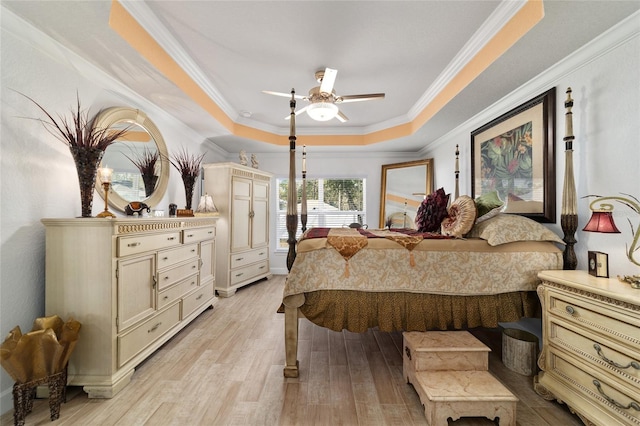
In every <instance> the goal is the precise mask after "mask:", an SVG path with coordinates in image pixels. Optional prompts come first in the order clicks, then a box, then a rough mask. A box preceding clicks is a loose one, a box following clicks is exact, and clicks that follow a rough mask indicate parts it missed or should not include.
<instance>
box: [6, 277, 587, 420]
mask: <svg viewBox="0 0 640 426" xmlns="http://www.w3.org/2000/svg"><path fill="white" fill-rule="evenodd" d="M283 286H284V277H283V276H275V277H273V278H272V279H270V280H265V281H260V282H258V283H256V284H253V285H251V286H247V287H245V288H242V289H240V290H238V292H237V293H236V295H235V296H233V297H230V298H222V299H220V301H219V302H218V304H217V305H216V307H215V309H213V310H208V311H206V312H204V313H203V314H202V315H200V316H199V317H198V318H197V319H196V320H195V321H194V322H193V323H192V324H190V325H189V326H188V327H186V328H185V329H184V330H183V331H181V332H180V333H179V334H178V335H176V336H175V337H174V338H173V339H172V340H170V341H169V342H167V344H165V345H164V346H163V347H162V348H160V349H159V350H158V351H157V352H156V353H155V354H154V355H153V356H151V357H150V358H149V359H148V360H147V361H145V362H144V363H143V364H142V365H140V366H139V367H138V368H137V369H136V372H135V374H134V375H133V379H132V382H131V383H130V384H129V385H128V386H127V387H125V388H124V390H122V391H121V392H120V393H119V394H117V395H116V396H115V397H114V398H112V399H88V398H87V396H86V394H85V393H84V392H83V391H82V389H81V388H79V387H69V390H68V401H67V403H66V404H62V407H61V409H60V419H58V420H57V421H55V422H51V421H50V420H49V407H48V401H47V400H42V399H39V400H36V401H35V402H34V409H33V412H32V413H31V414H29V415H28V416H27V418H26V425H127V426H130V425H154V426H155V425H376V426H377V425H427V422H426V419H425V416H424V410H423V407H422V405H421V404H420V400H419V399H418V396H417V394H416V392H415V390H414V389H413V387H412V386H411V385H409V384H407V383H406V381H405V380H404V378H403V377H402V352H401V348H402V334H401V333H399V332H398V333H383V332H380V331H377V330H369V331H368V332H367V333H361V334H357V333H350V332H347V331H343V332H333V331H329V330H326V329H323V328H320V327H317V326H315V325H313V324H311V323H310V322H309V321H307V320H304V319H303V320H300V344H299V349H298V360H299V361H300V377H299V378H296V379H285V378H284V377H283V373H282V369H283V366H284V318H283V317H284V315H282V314H278V313H276V310H277V308H278V306H279V305H280V302H281V299H282V289H283ZM472 332H473V334H474V335H476V336H477V337H478V338H480V339H481V340H482V341H483V342H485V344H487V345H488V346H489V347H491V348H492V352H491V354H490V359H489V366H490V371H491V372H492V373H493V374H494V375H495V376H496V377H498V378H499V379H500V380H501V381H502V383H504V384H505V386H507V387H508V388H509V389H510V390H511V391H512V392H513V393H514V394H515V395H516V396H517V397H518V398H519V399H520V402H518V408H517V424H518V425H519V426H546V425H553V426H556V425H581V424H582V423H581V422H580V420H579V419H578V417H576V416H574V415H572V414H571V413H570V412H569V410H568V409H567V407H566V406H564V405H561V404H558V403H557V402H551V401H546V400H544V399H542V398H541V397H540V396H538V395H537V394H536V393H535V392H534V390H533V387H532V379H531V378H530V377H525V376H521V375H519V374H517V373H514V372H511V371H510V370H508V369H507V368H506V367H505V366H504V365H503V364H502V362H501V354H500V345H501V343H500V342H501V336H500V332H499V331H498V330H489V329H478V330H473V331H472ZM80 338H82V333H81V334H80ZM0 420H1V424H2V425H11V424H13V411H10V412H8V413H6V414H4V415H3V416H2V417H1V418H0ZM449 424H450V425H456V426H458V425H460V426H462V425H464V426H466V425H486V424H493V423H492V422H490V421H488V420H487V419H475V418H463V419H460V420H458V421H456V422H452V421H451V420H449ZM438 426H439V425H438Z"/></svg>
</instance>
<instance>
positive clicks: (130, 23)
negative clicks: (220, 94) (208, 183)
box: [109, 0, 235, 131]
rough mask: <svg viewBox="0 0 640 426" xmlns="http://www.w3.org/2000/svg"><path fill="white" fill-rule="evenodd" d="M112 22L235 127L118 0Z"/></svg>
mask: <svg viewBox="0 0 640 426" xmlns="http://www.w3.org/2000/svg"><path fill="white" fill-rule="evenodd" d="M109 26H110V27H111V28H113V30H114V31H115V32H117V33H118V34H120V36H121V37H122V38H123V39H125V40H126V41H127V43H129V44H130V45H131V47H133V48H134V49H136V50H137V51H138V52H139V53H140V54H141V55H142V56H143V57H145V58H146V59H147V60H148V61H149V62H150V63H151V64H153V65H154V66H155V67H156V68H157V69H158V70H159V71H160V72H162V73H163V74H164V75H165V77H167V78H168V79H169V80H170V81H172V82H174V83H175V84H176V85H177V86H178V87H179V88H180V89H182V91H183V92H184V93H186V94H187V95H189V96H190V97H191V98H192V99H193V100H194V101H195V102H196V103H198V104H199V105H200V106H201V107H202V108H204V110H205V111H207V112H208V113H209V114H211V116H212V117H214V118H215V119H216V120H217V121H218V122H219V123H220V124H222V125H223V126H224V127H225V128H227V129H228V130H229V131H231V130H232V129H233V127H234V124H235V123H234V122H233V120H231V119H230V118H229V116H227V115H226V114H225V113H224V111H222V109H221V108H220V107H219V106H218V105H217V104H216V103H215V102H213V100H211V98H210V97H209V96H207V94H206V93H205V92H204V91H203V90H202V88H201V87H200V86H199V85H198V84H196V82H195V81H193V79H192V78H191V77H190V76H189V75H188V74H187V73H186V72H185V71H184V70H183V69H182V68H181V67H180V65H178V63H176V61H174V60H173V58H172V57H171V56H169V54H167V52H166V51H165V50H164V49H163V48H162V47H161V46H160V45H159V44H158V43H157V42H156V41H155V40H154V39H153V37H151V36H150V35H149V33H147V32H146V31H145V29H144V28H142V26H141V25H140V24H139V23H138V21H136V20H135V18H134V17H133V16H131V15H130V14H129V12H127V10H126V9H125V8H124V7H123V6H122V5H121V4H120V2H118V0H112V2H111V13H110V15H109Z"/></svg>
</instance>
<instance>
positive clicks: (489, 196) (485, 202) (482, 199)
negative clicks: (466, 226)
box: [475, 191, 504, 218]
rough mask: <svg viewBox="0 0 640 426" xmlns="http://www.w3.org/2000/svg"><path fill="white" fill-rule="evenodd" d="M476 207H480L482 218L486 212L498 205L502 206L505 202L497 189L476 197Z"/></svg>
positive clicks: (479, 211) (479, 216)
mask: <svg viewBox="0 0 640 426" xmlns="http://www.w3.org/2000/svg"><path fill="white" fill-rule="evenodd" d="M475 202H476V207H477V208H478V218H481V217H482V216H484V215H485V214H487V213H489V212H490V211H491V210H494V209H495V208H497V207H501V206H502V205H503V204H504V202H503V201H502V200H501V199H500V197H499V196H498V192H497V191H493V192H487V193H486V194H482V195H481V196H479V197H478V198H476V199H475Z"/></svg>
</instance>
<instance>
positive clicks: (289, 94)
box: [262, 90, 306, 99]
mask: <svg viewBox="0 0 640 426" xmlns="http://www.w3.org/2000/svg"><path fill="white" fill-rule="evenodd" d="M262 93H266V94H267V95H275V96H282V97H283V98H291V93H282V92H272V91H270V90H263V91H262ZM293 96H294V98H296V99H305V98H306V96H302V95H293Z"/></svg>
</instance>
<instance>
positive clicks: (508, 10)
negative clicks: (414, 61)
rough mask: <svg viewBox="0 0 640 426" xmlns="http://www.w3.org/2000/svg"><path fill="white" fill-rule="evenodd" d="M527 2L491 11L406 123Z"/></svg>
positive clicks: (508, 3) (502, 5)
mask: <svg viewBox="0 0 640 426" xmlns="http://www.w3.org/2000/svg"><path fill="white" fill-rule="evenodd" d="M527 1H528V0H514V1H511V0H505V1H502V2H501V3H500V5H499V6H498V7H497V8H496V9H495V10H494V11H493V13H492V14H491V15H490V16H489V17H488V18H487V20H486V21H485V22H484V23H483V24H482V25H481V26H480V28H479V29H478V31H476V32H475V33H474V34H473V35H472V36H471V38H470V39H469V41H467V43H466V44H465V45H464V46H463V47H462V49H461V50H460V51H459V52H458V53H457V54H456V56H455V57H454V58H453V59H452V60H451V62H450V63H449V65H447V67H446V68H445V69H444V71H443V72H442V73H441V74H440V75H439V76H438V77H437V78H436V79H435V81H434V82H433V83H432V84H431V86H429V88H428V89H427V91H426V92H424V94H423V95H422V96H421V97H420V99H418V101H417V102H416V104H415V105H414V106H413V107H411V109H410V110H409V112H408V113H407V116H406V117H407V119H406V121H413V120H415V119H416V117H417V116H418V115H419V114H420V113H421V112H422V111H423V110H424V109H425V108H426V107H427V106H428V105H429V104H430V103H431V102H433V101H434V99H435V98H436V97H437V96H438V94H439V93H440V92H442V90H443V89H444V88H445V87H446V86H447V85H448V84H449V83H450V82H451V81H452V80H453V79H454V78H455V77H456V76H457V75H458V74H459V73H460V71H462V69H463V68H464V67H465V66H466V65H467V64H468V63H469V62H470V61H471V60H472V59H473V58H475V57H476V55H478V54H479V53H480V51H481V50H482V48H484V47H485V46H486V45H487V43H489V42H490V41H491V40H492V39H493V38H494V37H495V36H496V35H497V34H498V33H499V32H500V30H502V28H503V27H504V26H505V24H506V23H507V22H509V21H510V20H511V19H512V18H513V17H514V16H515V15H516V13H518V12H519V11H520V9H522V7H523V6H524V5H525V4H526V3H527Z"/></svg>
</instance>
